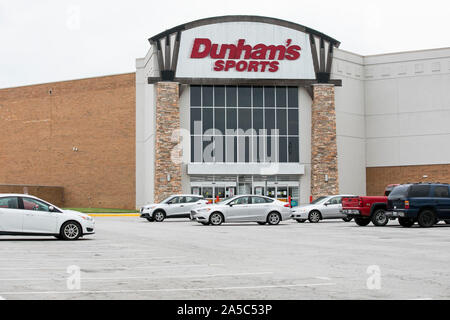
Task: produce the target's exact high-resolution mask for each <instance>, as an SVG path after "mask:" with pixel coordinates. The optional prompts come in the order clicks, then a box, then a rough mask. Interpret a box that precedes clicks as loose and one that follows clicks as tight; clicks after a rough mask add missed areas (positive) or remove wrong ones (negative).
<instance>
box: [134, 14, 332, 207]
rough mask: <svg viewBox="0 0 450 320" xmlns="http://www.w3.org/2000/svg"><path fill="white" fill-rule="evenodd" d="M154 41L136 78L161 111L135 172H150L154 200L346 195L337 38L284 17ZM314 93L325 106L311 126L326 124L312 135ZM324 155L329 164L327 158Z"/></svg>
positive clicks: (239, 21) (185, 29) (172, 33)
mask: <svg viewBox="0 0 450 320" xmlns="http://www.w3.org/2000/svg"><path fill="white" fill-rule="evenodd" d="M150 43H151V45H152V47H151V50H150V52H149V54H148V55H147V57H146V58H145V59H143V60H142V61H138V72H137V75H138V76H137V77H138V78H137V81H139V80H140V81H143V82H144V83H145V84H144V85H143V86H141V87H138V88H137V98H138V99H139V98H141V101H140V103H139V102H138V106H137V108H138V110H139V109H140V108H142V109H144V112H145V113H146V112H151V111H153V112H152V114H149V118H148V120H149V121H145V122H144V123H143V124H142V127H138V129H137V130H138V132H139V130H143V131H144V132H147V135H149V136H148V137H149V139H147V141H145V142H144V143H143V144H139V143H138V153H139V151H140V152H141V154H142V155H143V157H142V158H141V159H142V165H141V166H138V168H137V170H138V171H139V172H140V173H141V174H142V172H145V177H146V179H145V181H144V180H141V181H142V183H143V184H144V185H145V186H144V188H143V189H145V191H144V194H143V195H144V197H145V198H146V200H147V201H158V200H161V199H163V198H165V197H166V196H167V195H168V194H169V193H181V192H190V193H194V194H201V195H203V196H205V198H207V199H217V198H219V199H224V198H226V197H230V196H233V195H238V194H261V195H267V196H270V197H273V198H277V199H280V200H283V201H287V200H288V199H289V197H291V199H292V200H293V201H294V202H295V203H300V202H305V201H307V199H309V197H310V195H313V196H316V195H319V194H323V193H330V194H332V193H338V192H339V186H338V169H337V145H336V129H335V116H334V99H335V98H334V87H335V86H341V81H340V80H338V79H333V80H331V77H330V74H331V67H332V60H333V53H334V49H335V48H336V47H338V46H339V42H338V41H337V40H335V39H333V38H331V37H329V36H326V35H324V34H322V33H319V32H317V31H315V30H312V29H309V28H307V27H304V26H301V25H298V24H294V23H290V22H286V21H281V20H277V19H271V18H264V17H248V16H239V17H219V18H211V19H205V20H201V21H196V22H192V23H188V24H186V25H182V26H179V27H176V28H174V29H171V30H168V31H166V32H163V33H161V34H159V35H157V36H155V37H153V38H151V39H150ZM139 78H140V79H139ZM314 95H316V96H320V98H319V99H315V102H316V103H317V104H318V106H317V110H319V108H323V110H321V111H320V112H317V113H314V114H315V117H316V119H313V121H318V122H321V123H322V125H318V126H315V128H314V130H311V114H310V110H311V100H313V97H314ZM138 121H139V120H138ZM138 125H139V124H138ZM311 139H317V143H315V144H314V148H313V149H315V150H312V152H315V153H317V154H318V157H317V158H316V159H314V161H311ZM153 150H155V153H154V154H152V152H151V151H153ZM325 150H326V153H327V156H326V158H327V159H326V161H324V159H322V157H321V156H320V155H319V153H323V152H325ZM174 155H175V157H176V156H179V157H180V159H178V161H177V160H175V159H174ZM313 166H314V167H315V170H311V168H312V167H313ZM311 172H312V175H313V176H314V175H317V176H319V175H320V177H318V178H317V179H311ZM138 180H140V179H139V177H138ZM142 183H141V185H142ZM311 192H312V193H311ZM148 196H151V197H152V198H151V199H149V198H148ZM138 202H139V200H138Z"/></svg>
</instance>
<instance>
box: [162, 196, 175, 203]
mask: <svg viewBox="0 0 450 320" xmlns="http://www.w3.org/2000/svg"><path fill="white" fill-rule="evenodd" d="M173 198H174V196H171V197H168V198H167V199H164V200H163V201H161V203H162V204H166V203H167V202H169V201H170V200H172V199H173Z"/></svg>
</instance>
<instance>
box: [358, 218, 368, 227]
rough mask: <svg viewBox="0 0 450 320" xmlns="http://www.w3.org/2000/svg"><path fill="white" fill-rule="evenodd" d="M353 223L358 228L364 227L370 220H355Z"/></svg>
mask: <svg viewBox="0 0 450 320" xmlns="http://www.w3.org/2000/svg"><path fill="white" fill-rule="evenodd" d="M355 222H356V224H357V225H358V226H360V227H366V226H368V225H369V223H370V219H368V218H355Z"/></svg>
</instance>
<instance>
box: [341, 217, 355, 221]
mask: <svg viewBox="0 0 450 320" xmlns="http://www.w3.org/2000/svg"><path fill="white" fill-rule="evenodd" d="M342 220H344V221H345V222H351V221H352V220H353V218H352V217H347V218H342Z"/></svg>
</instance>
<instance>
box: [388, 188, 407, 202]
mask: <svg viewBox="0 0 450 320" xmlns="http://www.w3.org/2000/svg"><path fill="white" fill-rule="evenodd" d="M408 188H409V185H403V186H398V187H395V188H394V190H392V192H391V193H390V194H389V199H392V198H394V197H395V198H398V197H407V196H408Z"/></svg>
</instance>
